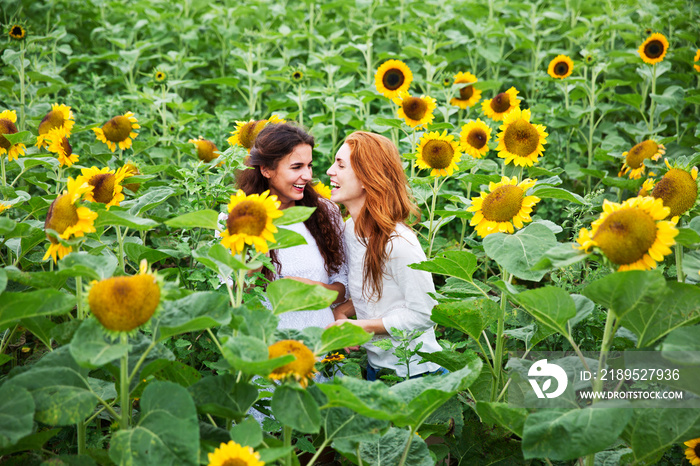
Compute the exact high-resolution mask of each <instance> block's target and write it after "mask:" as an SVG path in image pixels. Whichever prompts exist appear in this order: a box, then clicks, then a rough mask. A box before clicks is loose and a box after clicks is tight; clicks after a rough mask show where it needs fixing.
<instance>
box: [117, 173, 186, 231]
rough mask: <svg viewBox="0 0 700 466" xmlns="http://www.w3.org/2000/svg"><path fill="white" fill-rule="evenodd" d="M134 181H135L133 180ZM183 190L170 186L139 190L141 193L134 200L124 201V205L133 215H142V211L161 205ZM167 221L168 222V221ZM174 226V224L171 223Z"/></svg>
mask: <svg viewBox="0 0 700 466" xmlns="http://www.w3.org/2000/svg"><path fill="white" fill-rule="evenodd" d="M131 183H133V181H131ZM181 192H182V191H179V190H176V189H173V188H171V187H168V186H157V187H154V188H150V189H149V190H148V191H146V192H142V191H139V195H138V197H137V198H135V199H134V200H133V201H128V202H123V203H122V204H121V206H122V207H128V208H129V213H130V214H132V215H141V214H142V213H144V212H146V211H147V210H150V209H152V208H154V207H156V206H159V205H160V204H162V203H163V202H165V201H166V200H167V199H168V198H169V197H172V196H174V195H176V194H180V193H181ZM166 223H167V222H166ZM171 226H172V225H171Z"/></svg>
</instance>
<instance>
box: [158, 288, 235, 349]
mask: <svg viewBox="0 0 700 466" xmlns="http://www.w3.org/2000/svg"><path fill="white" fill-rule="evenodd" d="M162 306H163V310H162V311H161V312H160V313H159V314H158V315H157V316H156V319H157V321H158V335H157V338H158V340H157V341H163V340H165V339H167V338H169V337H171V336H173V335H179V334H181V333H187V332H198V331H200V330H205V329H208V328H211V327H217V326H219V325H227V324H228V323H229V322H230V321H231V310H230V309H231V308H230V305H229V300H228V296H226V295H225V294H222V293H217V292H215V291H201V292H198V293H192V294H191V295H189V296H186V297H184V298H182V299H178V300H176V301H163V302H162Z"/></svg>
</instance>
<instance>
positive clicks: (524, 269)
mask: <svg viewBox="0 0 700 466" xmlns="http://www.w3.org/2000/svg"><path fill="white" fill-rule="evenodd" d="M483 244H484V251H485V252H486V255H487V256H489V257H490V258H491V259H493V260H495V261H496V262H497V263H498V265H500V266H501V267H503V268H504V269H505V270H506V271H507V272H508V273H511V274H513V275H514V276H516V277H518V278H520V279H522V280H531V281H540V280H541V279H542V277H544V275H545V274H546V273H547V272H546V271H544V270H532V267H533V266H534V265H535V264H537V263H538V262H539V261H540V259H542V257H543V256H544V254H545V253H546V252H547V251H548V250H549V249H551V248H552V247H554V246H556V245H557V238H556V237H555V236H554V233H552V230H550V229H549V228H547V227H546V226H544V225H542V224H540V223H533V224H531V225H529V226H527V227H525V228H524V229H522V230H520V231H518V232H517V233H515V234H514V235H508V234H505V233H492V234H490V235H488V236H487V237H486V238H484V241H483Z"/></svg>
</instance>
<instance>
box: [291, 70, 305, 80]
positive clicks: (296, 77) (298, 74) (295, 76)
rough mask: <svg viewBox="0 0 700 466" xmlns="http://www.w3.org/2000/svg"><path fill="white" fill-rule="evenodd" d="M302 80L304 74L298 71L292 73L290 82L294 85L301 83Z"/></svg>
mask: <svg viewBox="0 0 700 466" xmlns="http://www.w3.org/2000/svg"><path fill="white" fill-rule="evenodd" d="M302 79H304V73H303V72H302V71H300V70H295V71H294V72H292V81H294V82H295V83H298V82H301V80H302Z"/></svg>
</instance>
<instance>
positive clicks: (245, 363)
mask: <svg viewBox="0 0 700 466" xmlns="http://www.w3.org/2000/svg"><path fill="white" fill-rule="evenodd" d="M223 356H224V358H225V359H226V361H227V362H228V363H229V364H230V365H231V366H232V367H234V368H235V369H237V370H239V371H243V372H245V373H247V374H257V375H268V374H269V373H270V372H271V371H273V370H274V369H276V368H277V367H281V366H284V365H285V364H289V363H290V362H292V361H294V359H295V358H294V355H292V354H287V355H285V356H280V357H279V358H274V359H269V351H268V349H267V345H266V344H265V342H263V341H262V340H260V339H258V338H255V337H251V336H247V335H238V336H236V337H233V338H229V339H228V340H226V342H225V343H224V344H223Z"/></svg>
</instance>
